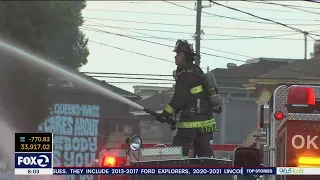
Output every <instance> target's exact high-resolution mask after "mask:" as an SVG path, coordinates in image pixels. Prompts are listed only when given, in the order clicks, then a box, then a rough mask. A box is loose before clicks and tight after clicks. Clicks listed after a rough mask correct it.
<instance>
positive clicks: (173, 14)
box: [84, 7, 320, 21]
mask: <svg viewBox="0 0 320 180" xmlns="http://www.w3.org/2000/svg"><path fill="white" fill-rule="evenodd" d="M245 8H246V7H245ZM252 9H256V8H252ZM84 10H86V11H102V12H116V13H132V14H148V15H163V16H182V17H194V15H193V14H178V13H155V12H143V11H122V10H121V11H120V10H110V9H84ZM264 10H270V11H277V10H273V9H264ZM202 17H212V16H209V15H203V16H202ZM235 18H242V19H254V18H250V17H235ZM275 20H290V21H320V20H317V19H279V18H276V19H275Z"/></svg>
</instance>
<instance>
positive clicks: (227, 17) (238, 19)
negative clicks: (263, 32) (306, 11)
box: [162, 0, 318, 26]
mask: <svg viewBox="0 0 320 180" xmlns="http://www.w3.org/2000/svg"><path fill="white" fill-rule="evenodd" d="M162 1H164V2H166V3H169V4H172V5H175V6H178V7H181V8H184V9H189V10H192V11H195V10H194V9H192V8H189V7H186V6H182V5H179V4H176V3H173V2H168V1H166V0H162ZM209 1H210V2H212V3H214V2H213V1H212V0H209ZM219 5H221V6H224V5H222V4H219ZM227 7H228V6H227ZM230 8H232V7H230ZM233 9H235V8H233ZM239 11H240V10H239ZM202 13H203V14H208V15H212V16H215V17H220V18H225V19H231V20H237V21H243V22H250V23H258V24H270V25H274V21H272V20H271V21H270V22H272V23H267V22H262V21H251V20H245V19H241V18H235V17H229V16H222V15H217V14H213V13H208V12H204V11H203V12H202ZM259 19H261V18H259ZM263 20H264V19H263ZM287 25H304V26H309V25H312V26H317V25H318V24H287Z"/></svg>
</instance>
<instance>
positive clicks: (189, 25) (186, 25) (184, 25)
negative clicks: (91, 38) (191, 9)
mask: <svg viewBox="0 0 320 180" xmlns="http://www.w3.org/2000/svg"><path fill="white" fill-rule="evenodd" d="M203 13H205V12H203ZM209 14H210V13H209ZM84 19H93V20H101V21H113V22H126V23H136V24H153V25H165V26H181V27H194V25H191V24H171V23H160V22H146V21H132V20H122V19H109V18H96V17H84ZM261 23H262V24H272V23H265V22H261ZM288 25H296V26H298V25H300V26H318V24H288ZM202 27H203V28H208V29H209V28H211V29H212V28H214V29H216V28H217V27H211V26H202ZM237 29H240V28H237Z"/></svg>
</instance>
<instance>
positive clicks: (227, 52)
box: [129, 31, 255, 58]
mask: <svg viewBox="0 0 320 180" xmlns="http://www.w3.org/2000/svg"><path fill="white" fill-rule="evenodd" d="M129 32H133V33H138V34H142V35H147V36H150V37H154V36H152V35H149V34H144V33H139V32H135V31H129ZM202 48H203V49H208V50H213V51H218V52H223V53H226V54H232V55H237V56H242V57H246V58H255V57H252V56H247V55H243V54H238V53H234V52H229V51H223V50H218V49H213V48H208V47H202Z"/></svg>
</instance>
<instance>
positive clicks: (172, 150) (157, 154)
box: [139, 147, 183, 161]
mask: <svg viewBox="0 0 320 180" xmlns="http://www.w3.org/2000/svg"><path fill="white" fill-rule="evenodd" d="M140 155H141V156H140V158H139V161H150V160H166V159H183V155H182V147H157V148H142V149H140Z"/></svg>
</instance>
